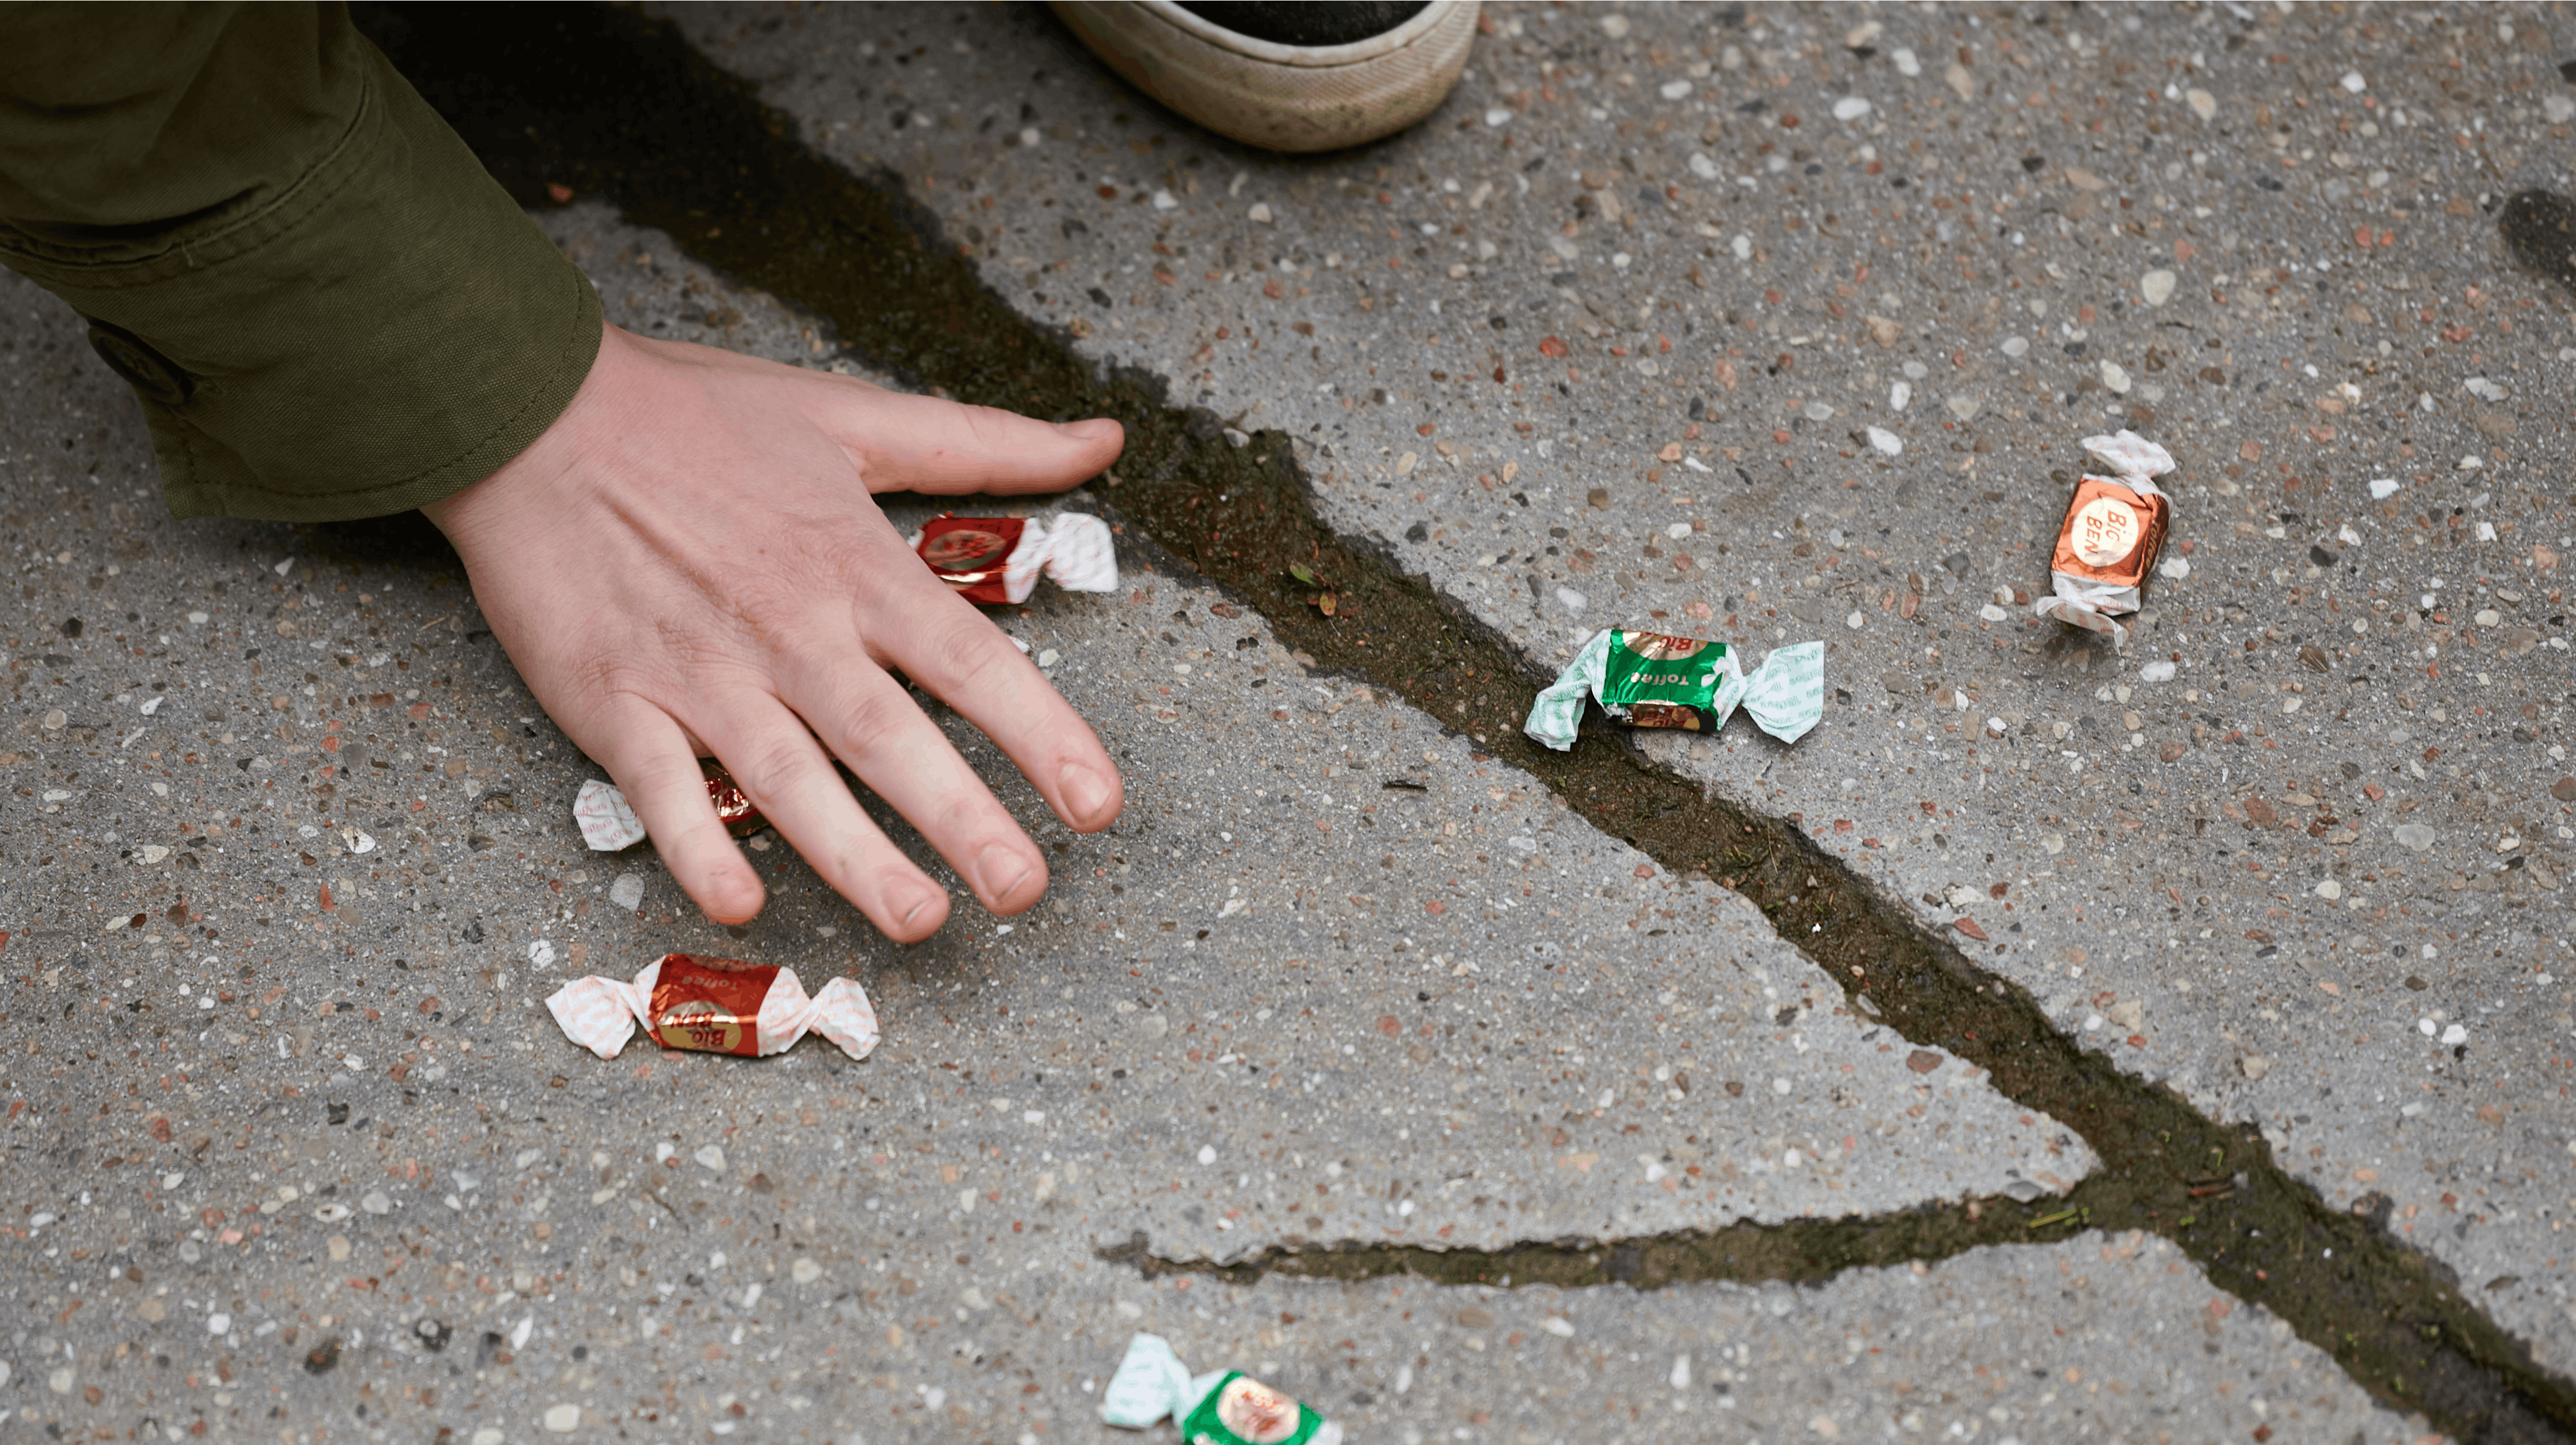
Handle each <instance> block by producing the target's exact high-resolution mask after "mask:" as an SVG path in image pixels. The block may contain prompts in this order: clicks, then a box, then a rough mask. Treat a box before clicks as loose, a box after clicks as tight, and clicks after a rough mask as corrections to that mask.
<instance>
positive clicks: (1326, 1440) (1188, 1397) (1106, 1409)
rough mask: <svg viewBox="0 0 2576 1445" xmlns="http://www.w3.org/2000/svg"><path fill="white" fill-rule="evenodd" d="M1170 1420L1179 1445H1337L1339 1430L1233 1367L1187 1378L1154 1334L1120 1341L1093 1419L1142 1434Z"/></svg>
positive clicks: (1302, 1406)
mask: <svg viewBox="0 0 2576 1445" xmlns="http://www.w3.org/2000/svg"><path fill="white" fill-rule="evenodd" d="M1165 1416H1169V1417H1171V1418H1172V1419H1173V1420H1174V1421H1176V1422H1177V1423H1178V1424H1179V1425H1180V1427H1181V1440H1182V1442H1183V1445H1341V1439H1342V1427H1341V1426H1339V1425H1336V1424H1332V1423H1330V1422H1328V1421H1326V1420H1325V1419H1324V1417H1323V1416H1321V1415H1318V1414H1316V1413H1315V1411H1314V1409H1313V1407H1312V1406H1309V1405H1305V1404H1301V1403H1299V1402H1298V1401H1296V1400H1292V1399H1290V1398H1289V1397H1287V1396H1286V1395H1283V1394H1281V1393H1279V1392H1278V1391H1277V1390H1274V1389H1272V1388H1270V1387H1269V1386H1268V1385H1265V1384H1263V1383H1261V1382H1260V1381H1259V1380H1256V1379H1254V1378H1252V1377H1251V1376H1250V1375H1247V1374H1244V1373H1243V1372H1242V1371H1240V1370H1219V1371H1217V1372H1215V1373H1213V1374H1206V1375H1192V1374H1191V1373H1190V1372H1189V1371H1188V1370H1187V1369H1185V1368H1183V1366H1182V1364H1181V1362H1180V1358H1179V1357H1178V1356H1176V1355H1174V1354H1173V1353H1172V1347H1171V1345H1170V1344H1169V1343H1168V1342H1166V1341H1165V1340H1164V1339H1163V1337H1162V1336H1160V1335H1143V1334H1140V1335H1138V1336H1136V1337H1135V1338H1134V1339H1132V1340H1130V1341H1128V1342H1127V1357H1126V1358H1125V1359H1123V1360H1120V1361H1119V1362H1118V1373H1117V1374H1115V1375H1113V1376H1111V1377H1110V1380H1109V1388H1108V1389H1107V1390H1105V1391H1103V1392H1102V1393H1101V1404H1100V1418H1101V1419H1103V1420H1105V1421H1107V1422H1108V1423H1110V1424H1112V1425H1122V1426H1125V1427H1126V1428H1128V1429H1131V1430H1142V1429H1144V1428H1145V1427H1147V1426H1149V1425H1151V1424H1153V1423H1154V1422H1155V1421H1157V1420H1160V1419H1162V1418H1164V1417H1165Z"/></svg>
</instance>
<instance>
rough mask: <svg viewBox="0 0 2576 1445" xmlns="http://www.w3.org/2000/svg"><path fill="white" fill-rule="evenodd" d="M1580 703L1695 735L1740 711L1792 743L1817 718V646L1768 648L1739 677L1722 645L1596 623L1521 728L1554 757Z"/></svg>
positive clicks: (1820, 707)
mask: <svg viewBox="0 0 2576 1445" xmlns="http://www.w3.org/2000/svg"><path fill="white" fill-rule="evenodd" d="M1586 698H1597V699H1599V700H1600V703H1601V708H1602V710H1603V711H1604V712H1607V713H1608V714H1610V716H1611V717H1612V719H1614V720H1616V721H1618V722H1623V723H1628V724H1630V725H1632V726H1637V727H1677V728H1685V729H1689V730H1691V731H1696V732H1715V731H1717V730H1718V729H1719V728H1722V727H1724V726H1726V720H1727V719H1728V718H1729V717H1731V716H1733V715H1734V713H1735V710H1736V708H1738V707H1742V708H1743V709H1744V711H1745V712H1746V713H1747V714H1749V715H1750V716H1751V717H1752V719H1753V722H1754V725H1755V726H1757V727H1759V728H1761V729H1762V730H1763V731H1764V732H1766V733H1769V734H1770V735H1771V736H1773V737H1775V738H1778V739H1779V740H1780V741H1782V742H1784V743H1794V742H1796V741H1797V740H1798V739H1800V738H1802V737H1805V736H1806V735H1807V731H1808V729H1810V728H1813V727H1814V726H1815V725H1816V724H1817V723H1819V722H1821V721H1823V720H1824V715H1825V645H1824V644H1823V643H1821V642H1796V643H1791V644H1790V645H1789V646H1787V647H1775V648H1773V649H1772V650H1771V655H1770V656H1768V657H1766V658H1764V659H1762V665H1761V666H1760V667H1757V668H1755V669H1753V671H1752V672H1751V673H1750V674H1749V675H1748V674H1746V673H1745V672H1744V671H1743V668H1742V664H1741V663H1739V662H1738V661H1737V654H1736V649H1735V648H1733V647H1730V646H1728V645H1727V644H1726V643H1723V642H1705V641H1702V640H1700V639H1699V638H1696V637H1669V636H1666V635H1664V634H1663V633H1659V632H1642V631H1638V630H1635V629H1632V628H1621V627H1605V628H1603V629H1601V630H1600V631H1599V632H1596V633H1594V634H1593V635H1592V638H1591V640H1590V641H1588V642H1586V643H1584V644H1583V650H1582V651H1580V652H1577V653H1576V654H1575V655H1574V660H1573V661H1572V662H1569V663H1567V664H1566V665H1565V670H1564V671H1563V672H1561V673H1558V674H1557V677H1556V682H1555V684H1554V685H1553V686H1551V687H1549V688H1548V689H1547V690H1546V691H1544V692H1541V693H1540V694H1539V695H1538V700H1537V701H1535V702H1533V703H1531V704H1530V713H1529V721H1528V722H1526V723H1524V724H1522V725H1521V731H1523V732H1525V733H1528V734H1529V735H1530V736H1531V737H1532V738H1535V739H1537V740H1538V741H1539V742H1541V743H1544V744H1545V745H1547V746H1548V747H1551V748H1554V749H1556V750H1557V751H1558V752H1564V751H1566V750H1567V749H1569V748H1572V747H1573V746H1574V738H1575V732H1576V729H1577V727H1578V726H1579V725H1580V724H1581V723H1582V721H1583V703H1584V700H1585V699H1586Z"/></svg>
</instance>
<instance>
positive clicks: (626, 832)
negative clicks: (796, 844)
mask: <svg viewBox="0 0 2576 1445" xmlns="http://www.w3.org/2000/svg"><path fill="white" fill-rule="evenodd" d="M698 771H699V772H701V773H704V774H705V775H706V779H707V801H708V802H711V803H713V804H715V805H716V819H717V821H718V822H721V823H723V824H724V825H725V831H726V832H729V833H731V834H733V835H734V836H735V837H737V838H748V837H750V836H751V835H752V834H754V833H757V832H759V831H760V830H761V829H762V828H765V827H767V826H768V825H769V820H768V819H767V818H764V817H762V816H761V815H760V810H759V809H758V808H755V807H753V806H752V805H751V799H749V798H747V797H745V796H743V791H742V785H741V784H739V783H737V782H735V781H734V780H733V774H731V773H729V772H727V771H725V765H724V764H722V763H720V762H717V761H716V760H715V759H713V758H700V759H698ZM572 820H573V821H574V822H575V823H578V824H580V825H581V840H582V841H583V842H585V843H588V844H589V845H590V847H591V851H592V852H595V853H614V852H616V851H618V850H619V849H621V848H632V847H634V846H635V845H636V844H638V843H641V842H643V841H644V825H643V824H642V823H640V822H638V821H636V818H635V810H634V809H633V808H630V807H628V806H627V804H626V794H624V793H623V792H620V791H619V790H618V787H617V785H616V784H615V783H604V782H601V781H600V780H599V779H597V778H592V779H590V780H589V781H587V782H585V783H583V784H582V785H581V791H580V792H579V793H577V794H575V795H574V796H573V800H572Z"/></svg>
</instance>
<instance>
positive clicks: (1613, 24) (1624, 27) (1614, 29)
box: [1601, 15, 1628, 40]
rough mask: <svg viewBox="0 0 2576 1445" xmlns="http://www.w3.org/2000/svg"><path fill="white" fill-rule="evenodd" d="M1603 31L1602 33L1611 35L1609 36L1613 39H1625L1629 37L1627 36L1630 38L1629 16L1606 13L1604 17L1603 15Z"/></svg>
mask: <svg viewBox="0 0 2576 1445" xmlns="http://www.w3.org/2000/svg"><path fill="white" fill-rule="evenodd" d="M1601 33H1602V34H1604V35H1607V36H1609V37H1610V38H1611V39H1613V40H1625V39H1627V38H1628V17H1627V16H1625V15H1604V16H1602V17H1601Z"/></svg>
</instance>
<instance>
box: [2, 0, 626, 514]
mask: <svg viewBox="0 0 2576 1445" xmlns="http://www.w3.org/2000/svg"><path fill="white" fill-rule="evenodd" d="M0 41H5V42H7V48H8V49H9V50H10V52H11V54H13V55H14V56H15V57H16V59H14V60H11V61H8V62H5V63H0V262H4V263H5V264H7V265H9V266H10V267H11V268H12V269H15V270H17V271H20V272H22V273H24V274H25V275H27V276H28V277H30V278H31V279H33V280H35V281H36V282H38V283H39V284H41V285H43V286H45V287H46V288H47V289H49V290H51V291H53V292H54V293H55V294H56V295H58V296H60V297H62V298H63V299H64V300H65V301H67V302H69V303H70V304H71V305H72V306H73V307H75V308H76V309H77V310H79V311H80V312H81V314H82V315H84V316H86V317H88V318H89V319H90V320H91V321H92V322H93V324H94V327H95V330H94V332H93V342H94V344H97V345H98V346H99V350H100V354H101V356H102V357H104V358H105V359H106V360H107V361H108V363H109V364H110V365H111V366H112V367H114V368H115V369H116V370H117V371H118V372H119V373H120V374H121V375H123V376H124V377H125V379H126V380H127V381H128V382H129V383H130V384H132V385H133V386H134V388H135V391H136V394H137V397H138V398H139V399H140V401H141V402H142V405H143V407H144V410H145V413H146V416H147V418H148V419H149V421H150V424H151V428H152V434H153V441H154V444H155V448H156V450H157V451H158V453H159V455H160V460H161V468H162V479H163V485H164V487H165V490H166V491H167V494H168V497H169V501H170V506H171V510H172V511H173V512H175V513H177V514H178V515H181V516H192V515H228V516H241V517H260V518H268V519H275V520H283V521H328V520H338V519H344V518H351V517H364V516H376V515H382V514H384V513H388V512H395V511H401V510H404V509H406V508H410V507H415V506H419V505H421V504H422V503H425V502H430V501H435V500H437V499H439V498H441V497H445V496H447V495H450V494H452V493H454V492H456V491H458V490H461V489H462V488H464V487H467V486H469V485H471V484H473V483H474V482H476V481H478V480H480V479H481V478H483V477H485V476H487V475H489V474H490V473H492V472H493V471H495V470H497V469H498V468H499V467H500V466H501V465H502V464H504V463H506V462H507V461H509V460H510V459H511V458H512V457H514V456H516V455H517V454H518V453H519V452H520V451H521V450H523V449H524V448H525V447H526V446H527V445H528V444H529V443H530V442H532V441H533V440H535V438H536V437H537V436H538V435H539V434H540V433H542V432H543V431H544V430H545V429H546V427H547V426H548V425H550V424H551V423H552V422H553V421H554V420H555V418H556V417H557V416H558V415H559V414H560V413H561V412H562V411H563V409H564V408H565V406H566V405H568V404H569V403H570V401H571V400H572V397H573V395H574V394H575V392H577V391H578V390H579V389H580V386H581V382H582V379H583V378H584V377H585V376H586V375H587V374H588V372H589V369H590V366H591V363H592V361H593V359H594V357H595V355H596V353H597V349H598V345H599V335H600V331H599V327H600V312H599V304H598V299H597V297H596V296H595V295H594V294H593V292H592V291H591V289H590V286H589V283H588V282H587V281H586V280H585V279H584V278H583V277H582V275H581V274H580V272H579V271H578V269H577V268H575V267H574V266H573V265H572V264H571V262H569V261H568V260H566V259H565V258H564V257H563V256H562V255H561V254H560V253H558V252H557V251H556V250H555V248H554V247H553V245H552V244H551V243H550V242H548V241H547V240H546V238H545V236H544V235H543V234H542V233H541V232H539V231H538V230H537V228H536V227H535V226H534V225H533V224H532V223H531V222H529V220H528V219H527V217H526V216H525V214H524V213H522V212H521V211H520V210H519V209H518V208H517V206H515V205H514V204H512V202H511V201H510V199H509V197H508V195H507V194H506V193H505V192H503V191H502V190H501V188H500V187H499V186H498V185H497V184H496V183H494V182H493V181H492V180H491V178H490V177H489V176H488V175H486V174H485V173H484V171H483V169H482V166H481V165H480V164H479V163H478V162H477V161H476V160H475V159H474V157H473V155H472V153H471V152H470V151H468V150H467V149H466V147H465V145H464V143H463V142H462V141H460V140H459V139H458V138H457V137H456V135H455V134H454V133H453V132H452V131H451V130H449V129H448V127H447V125H446V123H445V122H443V121H442V120H440V119H439V118H438V116H437V115H436V114H435V113H433V112H432V111H431V110H430V109H429V108H428V106H427V105H426V104H425V103H423V102H422V101H421V100H420V98H419V97H418V95H416V94H415V93H414V92H413V91H412V89H411V87H410V86H409V85H408V84H406V83H405V82H404V81H403V80H402V78H401V77H400V76H399V75H397V74H395V73H394V72H393V70H392V68H391V66H390V65H388V64H387V63H386V62H385V60H384V58H383V56H382V55H381V54H380V53H379V52H377V51H376V49H375V48H374V47H373V46H372V45H370V44H368V43H367V42H366V41H365V40H364V39H363V38H362V37H360V36H359V35H357V33H356V32H355V31H354V30H352V29H351V28H350V27H349V24H348V21H347V17H346V15H345V13H343V12H342V10H341V9H340V8H339V7H337V6H322V7H296V6H262V7H251V8H247V9H243V10H238V11H229V12H218V13H216V14H213V15H209V14H208V13H207V12H205V11H201V10H195V9H187V10H171V9H160V8H150V7H134V8H128V7H107V8H101V9H90V8H87V7H82V8H79V9H66V8H61V7H43V8H35V9H12V10H10V11H7V12H0ZM102 48H103V49H102ZM120 51H121V52H124V54H122V55H121V56H118V57H117V58H116V59H115V60H112V61H107V62H98V61H95V60H92V61H91V62H90V63H88V64H87V66H86V69H84V68H83V67H82V66H81V65H76V64H70V63H68V62H67V61H63V60H60V59H57V61H56V62H55V63H48V53H49V52H54V53H56V54H57V55H58V57H68V56H73V55H79V56H83V57H95V56H97V55H99V54H101V53H108V54H115V53H116V52H120Z"/></svg>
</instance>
